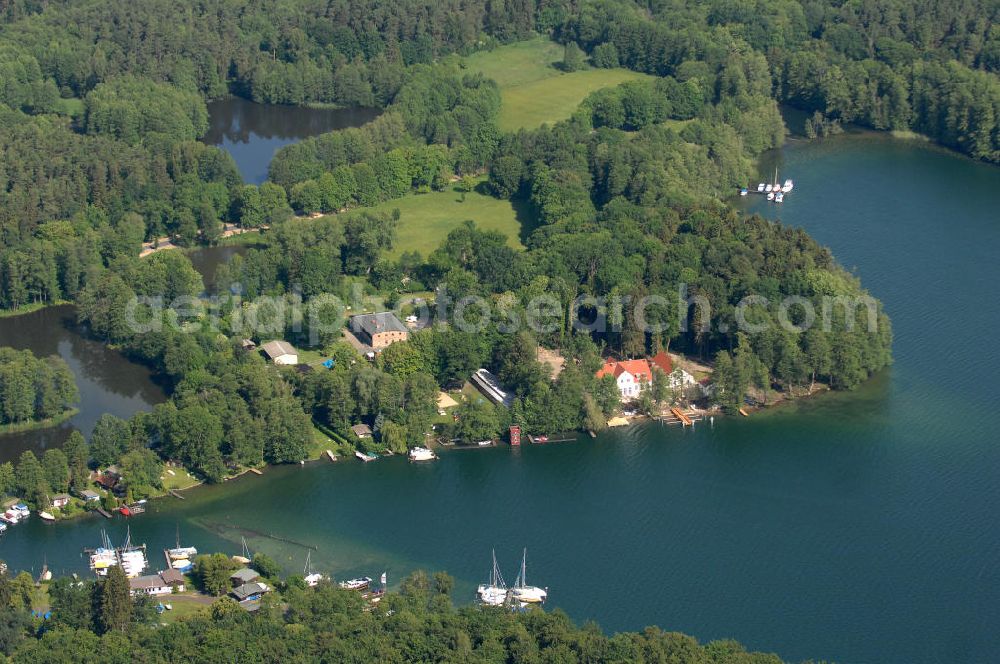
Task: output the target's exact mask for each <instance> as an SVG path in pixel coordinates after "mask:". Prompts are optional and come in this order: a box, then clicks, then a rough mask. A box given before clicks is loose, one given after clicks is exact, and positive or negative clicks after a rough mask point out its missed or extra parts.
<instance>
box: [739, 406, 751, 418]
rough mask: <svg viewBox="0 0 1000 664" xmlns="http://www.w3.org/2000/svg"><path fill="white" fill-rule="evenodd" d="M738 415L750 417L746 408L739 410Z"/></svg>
mask: <svg viewBox="0 0 1000 664" xmlns="http://www.w3.org/2000/svg"><path fill="white" fill-rule="evenodd" d="M740 415H742V416H743V417H750V413H748V412H747V409H746V408H740Z"/></svg>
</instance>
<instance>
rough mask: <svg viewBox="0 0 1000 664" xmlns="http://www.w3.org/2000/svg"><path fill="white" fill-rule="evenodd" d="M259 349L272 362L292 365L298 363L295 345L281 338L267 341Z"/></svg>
mask: <svg viewBox="0 0 1000 664" xmlns="http://www.w3.org/2000/svg"><path fill="white" fill-rule="evenodd" d="M260 349H261V350H262V351H263V352H264V355H266V356H267V359H269V360H271V362H273V363H274V364H281V365H287V366H294V365H296V364H298V363H299V352H298V351H297V350H295V346H293V345H292V344H290V343H288V342H287V341H282V340H281V339H275V340H274V341H268V342H267V343H266V344H264V345H262V346H261V347H260Z"/></svg>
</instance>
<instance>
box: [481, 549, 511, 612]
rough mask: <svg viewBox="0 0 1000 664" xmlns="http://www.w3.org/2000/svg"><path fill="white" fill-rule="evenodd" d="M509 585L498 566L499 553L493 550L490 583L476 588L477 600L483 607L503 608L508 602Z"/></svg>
mask: <svg viewBox="0 0 1000 664" xmlns="http://www.w3.org/2000/svg"><path fill="white" fill-rule="evenodd" d="M507 593H508V590H507V584H506V583H504V580H503V576H502V575H501V574H500V567H499V566H498V565H497V552H496V549H494V550H493V570H492V571H491V572H490V580H489V583H482V584H480V585H479V587H478V588H476V599H477V600H478V601H479V603H480V604H482V605H483V606H502V605H503V603H504V602H506V601H507Z"/></svg>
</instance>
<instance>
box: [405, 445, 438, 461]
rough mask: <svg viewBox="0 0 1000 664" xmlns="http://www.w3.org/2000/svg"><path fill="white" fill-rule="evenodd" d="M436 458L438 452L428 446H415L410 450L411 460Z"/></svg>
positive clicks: (431, 459)
mask: <svg viewBox="0 0 1000 664" xmlns="http://www.w3.org/2000/svg"><path fill="white" fill-rule="evenodd" d="M436 458H437V454H434V451H433V450H430V449H428V448H426V447H414V448H413V449H412V450H410V461H433V460H434V459H436Z"/></svg>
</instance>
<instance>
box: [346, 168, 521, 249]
mask: <svg viewBox="0 0 1000 664" xmlns="http://www.w3.org/2000/svg"><path fill="white" fill-rule="evenodd" d="M394 208H399V213H400V217H399V226H398V227H397V229H396V243H395V246H394V247H393V248H392V251H390V252H389V256H390V257H391V258H398V257H399V256H400V255H401V254H402V253H403V252H404V251H419V252H420V254H421V255H422V256H423V257H425V258H426V257H427V255H428V254H430V253H431V252H432V251H434V250H435V249H437V248H438V247H439V246H440V245H441V243H442V242H443V241H444V239H445V238H446V237H448V233H450V232H451V231H452V230H454V229H455V228H458V227H459V226H461V225H462V223H463V222H465V221H466V220H468V219H471V220H472V221H474V222H476V226H477V227H479V228H481V229H485V230H495V231H500V232H501V233H503V234H504V235H506V236H507V243H508V244H509V245H510V246H511V247H514V248H516V249H523V248H524V246H523V245H522V244H521V240H520V238H521V231H522V228H521V225H522V221H525V220H524V216H525V212H524V210H523V209H522V210H519V209H518V208H517V207H515V204H513V203H511V202H510V201H507V200H500V199H497V198H494V197H492V196H489V195H487V194H483V193H479V192H478V191H472V192H469V193H467V194H465V201H464V202H463V201H462V193H461V191H460V190H459V188H458V187H456V186H449V187H447V188H446V189H445V190H444V191H432V192H430V193H427V194H409V195H407V196H404V197H403V198H396V199H393V200H391V201H386V202H384V203H379V204H378V205H376V206H374V207H372V208H364V209H366V210H377V211H381V212H391V211H392V210H393V209H394ZM526 225H530V222H529V223H528V224H526Z"/></svg>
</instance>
